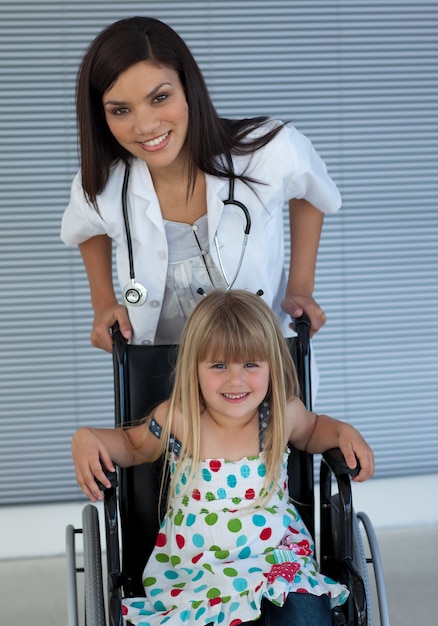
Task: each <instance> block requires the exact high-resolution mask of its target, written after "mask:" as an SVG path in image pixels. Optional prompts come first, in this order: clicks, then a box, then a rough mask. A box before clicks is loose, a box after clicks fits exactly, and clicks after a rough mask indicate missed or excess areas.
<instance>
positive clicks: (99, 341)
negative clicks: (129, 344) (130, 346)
mask: <svg viewBox="0 0 438 626" xmlns="http://www.w3.org/2000/svg"><path fill="white" fill-rule="evenodd" d="M116 322H118V324H119V327H120V332H121V333H122V335H123V337H124V338H125V339H126V340H128V341H129V339H131V337H132V326H131V323H130V321H129V316H128V311H127V310H126V307H124V306H123V305H121V304H118V303H116V304H113V305H111V306H110V307H107V308H103V309H99V310H97V309H95V310H94V321H93V328H92V330H91V334H90V340H91V345H92V346H94V347H95V348H100V349H101V350H106V352H112V349H113V340H112V337H111V327H112V326H114V324H115V323H116Z"/></svg>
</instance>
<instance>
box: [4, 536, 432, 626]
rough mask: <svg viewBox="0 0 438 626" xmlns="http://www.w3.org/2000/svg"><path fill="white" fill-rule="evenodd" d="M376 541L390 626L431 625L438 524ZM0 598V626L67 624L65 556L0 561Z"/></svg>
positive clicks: (376, 621) (380, 537)
mask: <svg viewBox="0 0 438 626" xmlns="http://www.w3.org/2000/svg"><path fill="white" fill-rule="evenodd" d="M377 538H378V543H379V547H380V552H381V556H382V561H383V568H384V573H385V583H386V589H387V596H388V607H389V615H390V620H391V626H412V625H413V624H415V625H418V626H435V624H436V623H437V615H438V593H437V585H436V581H437V579H438V525H433V526H424V527H409V528H397V529H394V530H380V531H378V532H377ZM0 598H1V619H0V623H1V624H5V625H6V624H13V625H14V626H30V624H31V625H32V626H64V625H67V624H68V618H67V591H66V563H65V557H64V556H58V557H56V556H55V557H50V558H35V559H18V560H17V559H15V560H3V561H0ZM81 606H82V603H81ZM80 615H81V618H82V616H83V609H82V608H81V609H80ZM378 624H379V621H378V618H376V619H375V626H377V625H378Z"/></svg>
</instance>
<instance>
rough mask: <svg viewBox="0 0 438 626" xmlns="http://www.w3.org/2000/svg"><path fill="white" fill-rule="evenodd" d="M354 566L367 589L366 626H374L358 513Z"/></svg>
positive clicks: (355, 526) (355, 523)
mask: <svg viewBox="0 0 438 626" xmlns="http://www.w3.org/2000/svg"><path fill="white" fill-rule="evenodd" d="M352 519H353V564H354V565H355V567H356V569H357V571H358V572H359V574H360V576H361V578H362V582H363V585H364V588H365V598H366V601H367V623H366V626H373V623H374V622H373V606H372V594H371V587H370V579H369V573H368V563H367V558H366V555H365V548H364V544H363V539H362V535H361V532H360V528H359V522H358V518H357V515H356V513H355V512H354V511H353V518H352Z"/></svg>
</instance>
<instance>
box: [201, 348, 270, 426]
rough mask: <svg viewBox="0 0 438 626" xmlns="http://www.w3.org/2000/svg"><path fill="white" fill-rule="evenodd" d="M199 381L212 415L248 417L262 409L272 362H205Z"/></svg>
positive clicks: (202, 363)
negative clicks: (269, 363)
mask: <svg viewBox="0 0 438 626" xmlns="http://www.w3.org/2000/svg"><path fill="white" fill-rule="evenodd" d="M198 380H199V386H200V389H201V393H202V396H203V398H204V402H205V405H206V408H207V410H208V411H209V413H210V414H211V415H213V414H216V415H221V416H230V417H233V418H234V419H236V418H245V419H247V418H248V417H251V416H252V415H253V414H254V413H257V412H258V407H259V405H260V404H261V403H262V402H263V400H264V399H265V397H266V395H267V393H268V389H269V382H270V375H269V365H268V363H267V362H266V361H254V362H252V361H250V362H243V363H233V362H226V363H225V362H223V361H214V360H206V361H201V362H200V363H199V364H198Z"/></svg>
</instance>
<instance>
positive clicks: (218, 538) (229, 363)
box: [72, 290, 374, 626]
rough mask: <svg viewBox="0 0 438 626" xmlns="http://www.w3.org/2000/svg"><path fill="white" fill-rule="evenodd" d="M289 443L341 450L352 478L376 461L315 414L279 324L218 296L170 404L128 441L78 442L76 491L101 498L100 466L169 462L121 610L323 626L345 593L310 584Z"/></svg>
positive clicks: (185, 619) (202, 315) (116, 435)
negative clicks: (293, 496) (149, 541)
mask: <svg viewBox="0 0 438 626" xmlns="http://www.w3.org/2000/svg"><path fill="white" fill-rule="evenodd" d="M289 444H290V445H292V446H293V447H295V448H297V449H300V450H307V451H308V452H310V453H320V452H324V451H325V450H327V449H329V448H333V447H339V448H340V449H341V450H342V452H343V454H344V456H345V460H346V462H347V464H348V466H349V467H351V468H354V467H356V463H357V459H358V460H359V462H360V466H361V470H360V473H359V474H358V476H357V477H356V479H355V480H358V481H363V480H366V479H367V478H369V477H370V476H372V474H373V470H374V462H373V453H372V451H371V449H370V447H369V446H368V445H367V443H366V442H365V441H364V439H363V438H362V436H361V435H360V434H359V432H358V431H357V430H356V429H355V428H353V426H351V425H349V424H346V423H343V422H340V421H338V420H335V419H333V418H331V417H328V416H327V415H316V414H315V413H313V412H309V411H308V410H307V409H306V408H305V406H304V405H303V404H302V402H301V401H300V400H299V398H298V388H297V379H296V375H295V370H294V366H293V363H292V360H291V357H290V354H289V350H288V347H287V344H286V342H285V341H284V339H283V336H282V334H281V330H280V328H279V325H278V323H277V320H276V317H275V315H274V314H273V313H272V311H271V309H270V308H269V307H268V306H267V305H266V304H265V303H264V302H263V300H262V299H261V298H260V297H258V296H256V295H253V294H250V293H248V292H245V291H237V290H236V291H228V292H223V291H214V292H212V293H210V294H209V295H208V296H206V297H205V298H203V299H202V301H201V302H200V303H199V304H198V306H197V307H196V309H195V310H194V312H193V313H192V315H191V316H190V318H189V320H188V322H187V324H186V327H185V331H184V334H183V338H182V343H181V345H180V348H179V354H178V362H177V366H176V371H175V382H174V388H173V391H172V394H171V396H170V398H169V400H167V401H166V402H163V403H162V404H160V405H159V406H157V407H156V409H155V410H154V412H153V414H152V415H150V416H149V417H148V418H147V420H146V421H145V422H144V423H142V424H140V425H136V426H133V427H131V428H129V429H127V430H123V429H94V428H81V429H80V430H78V431H77V432H76V434H75V435H74V437H73V441H72V454H73V460H74V464H75V468H76V476H77V480H78V483H79V485H80V486H81V488H82V490H83V491H84V493H85V494H86V495H87V496H88V497H89V498H90V499H91V500H92V501H95V500H96V499H102V497H103V496H102V494H101V492H100V491H99V489H98V487H97V485H96V479H97V480H99V481H100V482H101V483H103V484H104V485H106V486H110V485H109V482H108V479H107V478H106V476H105V474H104V473H103V470H102V466H103V467H104V468H106V469H108V470H110V471H114V465H113V464H116V465H119V466H121V467H127V466H130V465H134V464H138V463H142V462H151V461H153V460H155V459H157V458H158V457H159V456H160V455H161V454H162V453H163V452H165V451H167V452H168V457H169V466H170V476H171V478H170V489H169V496H168V506H167V513H166V515H165V517H164V520H163V522H162V525H161V528H160V531H159V533H158V536H157V540H156V544H155V548H154V550H153V552H152V554H151V556H150V558H149V560H148V562H147V564H146V567H145V570H144V574H143V584H144V587H145V593H146V597H145V598H134V599H132V598H130V599H126V600H125V601H124V604H123V610H124V617H125V619H126V620H127V621H128V622H131V623H133V624H137V625H139V626H140V625H141V626H158V625H161V624H167V625H168V626H176V625H179V626H180V625H181V624H187V625H192V624H195V625H199V626H205V625H210V624H223V625H224V626H227V625H229V626H236V625H237V624H244V623H245V624H246V623H249V624H252V625H254V624H260V625H262V624H263V625H265V624H266V625H267V624H269V625H270V626H273V625H275V624H278V625H279V626H280V625H281V626H288V625H290V626H292V625H293V626H297V625H301V626H325V625H327V626H329V625H331V623H332V621H331V610H330V609H331V607H333V606H335V605H339V604H342V603H343V602H344V601H345V599H346V597H347V595H348V591H347V589H346V588H345V587H344V586H342V585H340V584H338V583H336V582H334V581H332V580H330V579H328V578H327V577H325V576H323V575H322V574H320V573H319V572H318V567H317V564H316V562H315V560H314V557H313V550H314V548H313V541H312V537H311V536H310V534H309V532H308V530H307V529H306V527H305V526H304V524H303V522H302V520H301V518H300V516H299V513H298V512H297V509H296V508H295V506H294V505H293V503H292V502H291V501H290V499H289V495H288V485H287V458H288V455H289Z"/></svg>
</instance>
